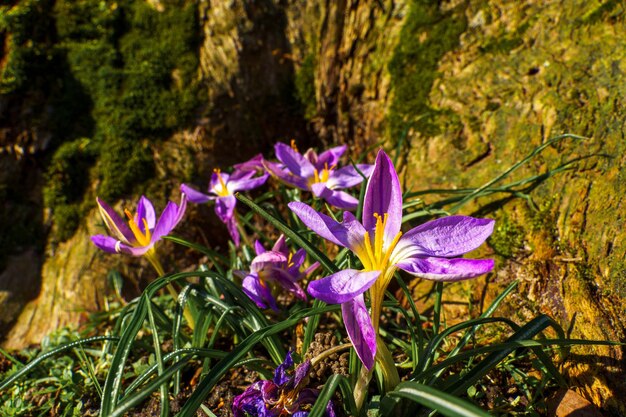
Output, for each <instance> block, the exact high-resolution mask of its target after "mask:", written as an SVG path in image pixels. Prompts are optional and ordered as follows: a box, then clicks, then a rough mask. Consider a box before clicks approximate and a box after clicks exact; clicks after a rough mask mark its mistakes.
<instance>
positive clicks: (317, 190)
mask: <svg viewBox="0 0 626 417" xmlns="http://www.w3.org/2000/svg"><path fill="white" fill-rule="evenodd" d="M311 191H312V192H313V195H315V196H316V197H317V198H323V199H324V200H326V201H327V202H328V204H330V205H332V206H335V207H337V208H340V209H344V210H356V208H357V206H358V205H359V200H357V199H356V198H354V197H352V196H351V195H350V194H348V193H344V192H343V191H336V190H331V189H330V188H328V187H327V186H326V184H325V183H323V182H318V183H315V184H311Z"/></svg>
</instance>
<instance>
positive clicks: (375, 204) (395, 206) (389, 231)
mask: <svg viewBox="0 0 626 417" xmlns="http://www.w3.org/2000/svg"><path fill="white" fill-rule="evenodd" d="M375 214H377V215H380V216H384V215H387V222H386V224H385V234H384V241H385V242H391V241H392V240H393V238H394V237H395V236H396V234H398V232H399V231H400V227H401V226H402V189H401V187H400V180H399V179H398V174H397V173H396V169H395V168H394V166H393V163H392V162H391V159H389V157H388V156H387V154H386V153H385V152H384V151H383V150H382V149H381V150H380V151H379V152H378V156H376V163H375V164H374V171H373V172H372V175H371V177H370V179H369V182H368V183H367V190H366V191H365V201H364V202H363V226H364V227H365V229H366V230H368V231H370V232H371V231H372V230H374V228H375V226H376V217H375Z"/></svg>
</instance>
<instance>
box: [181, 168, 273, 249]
mask: <svg viewBox="0 0 626 417" xmlns="http://www.w3.org/2000/svg"><path fill="white" fill-rule="evenodd" d="M255 158H256V157H255ZM243 164H248V165H244V166H245V168H244V169H239V170H235V171H234V172H233V173H232V174H225V173H222V172H221V171H220V170H219V169H216V170H214V171H213V175H211V181H210V182H209V190H208V191H209V193H208V194H204V193H201V192H200V191H196V190H195V189H193V188H191V187H190V186H188V185H187V184H182V185H181V186H180V190H181V191H182V192H183V193H185V194H187V196H188V198H189V201H191V202H192V203H196V204H204V203H207V202H209V201H215V214H217V217H219V219H220V220H221V221H222V223H224V224H225V225H226V227H227V228H228V233H229V234H230V237H231V238H232V239H233V242H234V243H235V246H239V242H240V237H239V231H238V230H237V219H236V215H235V205H236V204H237V198H236V197H235V193H236V192H238V191H247V190H252V189H254V188H257V187H260V186H261V185H263V184H264V183H265V181H267V178H268V177H269V174H267V173H265V174H262V175H260V176H257V170H256V169H254V167H255V166H256V165H257V162H255V161H254V158H253V159H252V160H251V161H248V162H246V163H243Z"/></svg>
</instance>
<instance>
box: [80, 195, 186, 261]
mask: <svg viewBox="0 0 626 417" xmlns="http://www.w3.org/2000/svg"><path fill="white" fill-rule="evenodd" d="M96 202H97V203H98V209H99V210H100V215H101V216H102V219H103V220H104V224H105V225H106V226H107V228H108V229H109V232H110V233H111V236H106V235H95V236H91V241H92V242H93V243H94V244H95V245H96V246H97V247H98V248H99V249H102V250H103V251H105V252H109V253H126V254H129V255H133V256H142V255H147V256H150V255H153V252H154V245H155V244H156V243H157V242H158V241H159V240H160V239H161V238H162V237H163V236H165V235H168V234H169V233H170V232H171V231H172V229H174V228H175V227H176V225H177V224H178V223H179V222H180V221H181V219H182V218H183V214H184V213H185V208H186V207H187V196H186V195H185V194H184V193H183V194H182V196H181V201H180V204H176V203H174V202H172V201H170V202H168V203H167V206H165V209H164V210H163V213H161V216H160V217H159V219H158V220H157V219H156V213H155V211H154V206H153V205H152V203H151V202H150V200H148V199H147V198H146V197H145V196H141V198H140V199H139V203H138V204H137V212H136V213H135V214H132V213H131V212H130V211H129V210H124V212H125V214H126V217H127V218H128V219H127V220H126V221H124V220H123V219H122V218H121V217H120V216H119V215H118V214H117V213H116V212H115V211H114V210H113V209H112V208H111V207H110V206H109V205H108V204H107V203H105V202H104V201H102V200H101V199H100V198H96Z"/></svg>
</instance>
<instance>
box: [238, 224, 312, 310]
mask: <svg viewBox="0 0 626 417" xmlns="http://www.w3.org/2000/svg"><path fill="white" fill-rule="evenodd" d="M254 249H255V251H256V254H257V256H256V257H255V258H254V259H253V260H252V263H251V264H250V272H249V273H246V272H245V271H235V273H236V274H237V275H239V276H241V277H242V278H243V283H242V286H243V291H244V292H245V293H246V294H247V295H248V297H250V299H252V301H254V302H255V304H256V305H257V306H258V307H259V308H268V307H270V308H272V309H273V310H274V311H278V307H277V306H276V300H275V299H274V296H273V295H272V290H271V288H270V287H269V285H268V284H269V283H272V282H274V283H277V284H278V285H280V286H281V287H282V288H283V289H285V290H287V291H289V292H290V293H292V294H294V295H295V296H296V297H298V298H300V299H302V300H306V294H305V293H304V291H303V290H302V288H301V287H300V286H299V285H298V281H299V280H300V279H302V278H304V277H306V276H308V275H309V274H310V273H311V272H313V271H314V270H315V269H316V268H317V267H318V266H319V263H318V262H315V263H313V264H312V265H311V266H309V267H308V268H306V269H305V270H304V271H302V272H301V271H300V267H301V266H302V264H303V263H304V260H305V258H306V252H305V250H304V249H299V250H298V251H296V252H295V253H291V252H290V251H289V248H288V247H287V244H286V243H285V236H284V235H280V237H279V238H278V240H277V241H276V243H274V246H273V247H272V249H271V250H269V251H266V250H265V248H264V247H263V245H262V244H261V243H260V242H259V241H256V242H255V243H254Z"/></svg>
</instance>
